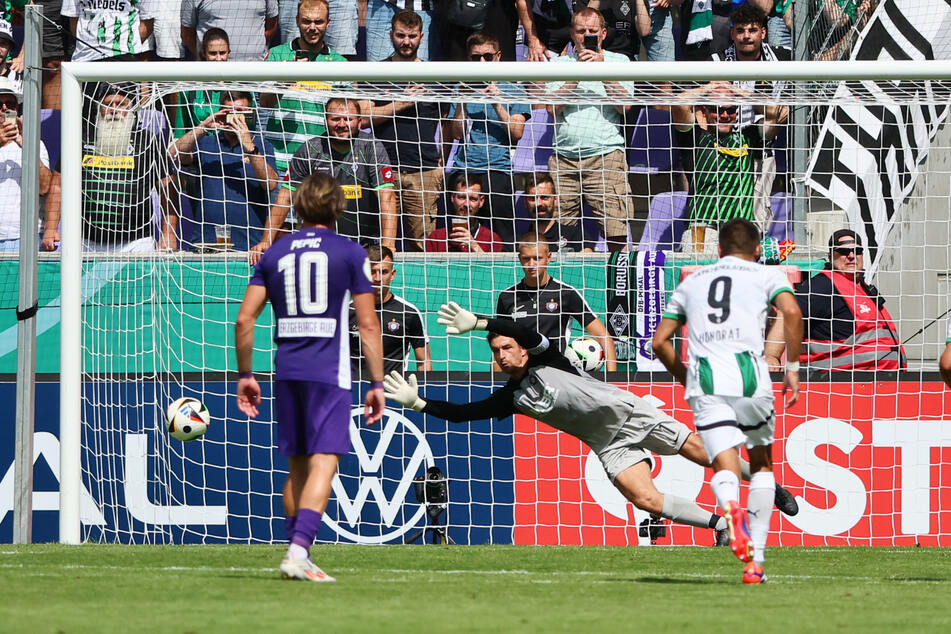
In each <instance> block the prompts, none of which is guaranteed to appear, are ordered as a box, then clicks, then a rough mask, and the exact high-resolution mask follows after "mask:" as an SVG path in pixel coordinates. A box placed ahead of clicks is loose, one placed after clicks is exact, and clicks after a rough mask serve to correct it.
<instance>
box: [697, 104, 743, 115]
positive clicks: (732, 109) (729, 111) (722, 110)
mask: <svg viewBox="0 0 951 634" xmlns="http://www.w3.org/2000/svg"><path fill="white" fill-rule="evenodd" d="M704 108H706V109H707V111H708V112H715V113H717V116H719V115H721V114H726V115H734V114H736V112H737V110H739V106H704Z"/></svg>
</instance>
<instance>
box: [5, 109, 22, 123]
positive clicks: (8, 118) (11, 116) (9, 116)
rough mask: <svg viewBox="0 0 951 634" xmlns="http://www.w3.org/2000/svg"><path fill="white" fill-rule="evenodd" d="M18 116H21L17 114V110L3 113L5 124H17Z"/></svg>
mask: <svg viewBox="0 0 951 634" xmlns="http://www.w3.org/2000/svg"><path fill="white" fill-rule="evenodd" d="M18 116H19V115H18V114H17V111H16V110H6V111H5V112H4V113H3V122H4V123H16V122H17V117H18Z"/></svg>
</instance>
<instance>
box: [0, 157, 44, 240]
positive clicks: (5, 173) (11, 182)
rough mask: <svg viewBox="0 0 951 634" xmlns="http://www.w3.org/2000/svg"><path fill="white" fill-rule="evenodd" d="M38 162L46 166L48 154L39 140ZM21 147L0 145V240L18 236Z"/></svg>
mask: <svg viewBox="0 0 951 634" xmlns="http://www.w3.org/2000/svg"><path fill="white" fill-rule="evenodd" d="M40 162H42V163H43V165H45V166H46V167H47V168H49V166H50V156H49V153H47V151H46V146H45V145H43V142H42V141H41V142H40ZM22 165H23V148H22V147H20V145H19V144H17V143H16V142H11V143H7V144H6V145H4V146H3V147H0V240H16V239H17V238H19V237H20V176H21V173H22V169H21V167H22Z"/></svg>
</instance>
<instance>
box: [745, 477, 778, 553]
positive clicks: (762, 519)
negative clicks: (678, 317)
mask: <svg viewBox="0 0 951 634" xmlns="http://www.w3.org/2000/svg"><path fill="white" fill-rule="evenodd" d="M775 490H776V478H775V477H774V476H773V473H772V472H771V471H760V472H758V473H754V474H753V477H752V478H750V495H749V499H748V500H747V507H748V508H747V514H748V515H749V518H750V519H749V521H750V539H752V540H753V561H755V562H756V563H758V564H761V565H762V563H763V561H764V560H765V558H766V537H767V535H768V534H769V520H770V516H771V515H772V514H773V496H774V495H775Z"/></svg>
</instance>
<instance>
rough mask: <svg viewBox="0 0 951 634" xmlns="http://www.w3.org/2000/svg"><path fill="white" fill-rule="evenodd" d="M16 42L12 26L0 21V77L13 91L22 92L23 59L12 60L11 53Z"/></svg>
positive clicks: (14, 48)
mask: <svg viewBox="0 0 951 634" xmlns="http://www.w3.org/2000/svg"><path fill="white" fill-rule="evenodd" d="M16 47H17V42H16V40H15V39H13V26H12V25H11V24H10V23H9V22H7V21H6V20H0V77H6V78H7V79H9V80H10V82H11V83H12V84H13V88H14V90H16V91H17V92H18V93H22V92H23V59H22V58H20V57H17V58H16V59H14V57H13V51H15V50H16Z"/></svg>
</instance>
